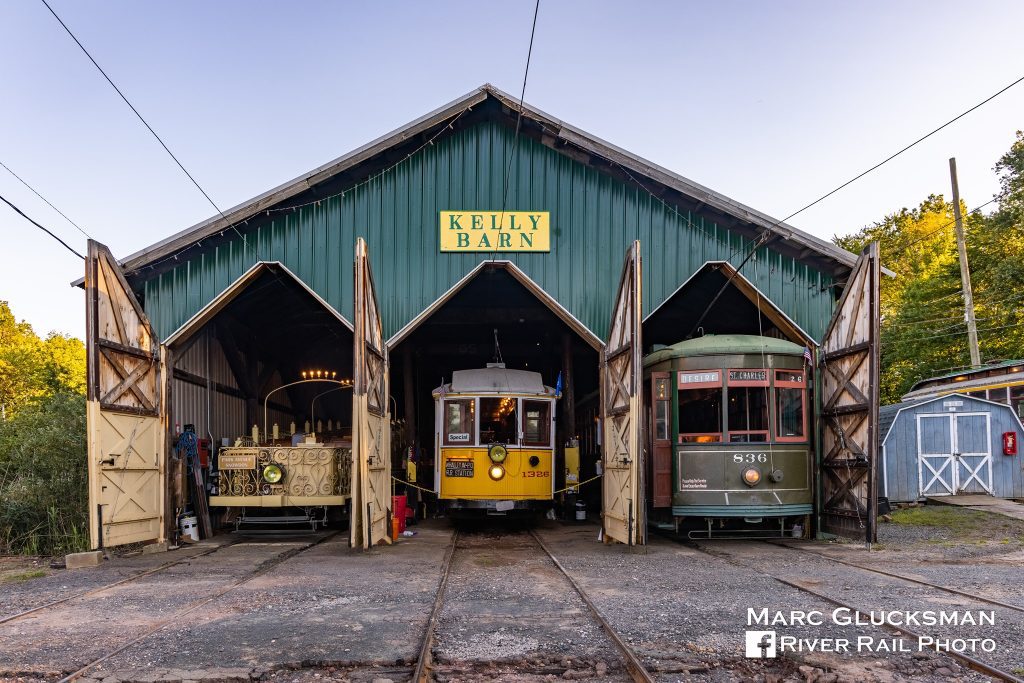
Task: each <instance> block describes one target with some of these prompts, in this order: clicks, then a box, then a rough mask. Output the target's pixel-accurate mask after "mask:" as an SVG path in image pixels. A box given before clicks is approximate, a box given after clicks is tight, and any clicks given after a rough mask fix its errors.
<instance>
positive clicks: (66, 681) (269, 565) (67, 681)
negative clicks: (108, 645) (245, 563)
mask: <svg viewBox="0 0 1024 683" xmlns="http://www.w3.org/2000/svg"><path fill="white" fill-rule="evenodd" d="M340 533H341V532H340V531H334V532H331V533H329V534H325V535H324V536H322V537H320V538H318V539H317V540H315V541H313V542H312V543H308V544H306V545H305V546H303V547H301V548H296V549H294V550H289V551H287V552H285V553H282V554H281V555H280V556H278V557H276V558H272V559H271V560H269V561H267V562H266V563H264V564H263V565H262V566H261V567H260V568H259V569H257V570H256V571H254V572H251V573H249V574H248V575H247V576H243V577H242V578H240V579H238V580H237V581H235V582H234V583H232V584H230V585H228V586H226V587H225V588H222V589H221V590H219V591H217V592H216V593H214V594H213V595H210V596H209V597H206V598H204V599H202V600H199V601H198V602H194V603H192V604H191V605H189V606H188V607H186V608H184V609H181V610H178V611H177V612H175V613H174V614H172V615H171V616H169V617H167V618H166V619H163V620H161V621H158V622H157V623H156V624H154V625H153V626H152V627H150V628H149V629H147V630H146V631H144V632H143V633H141V634H140V635H138V636H136V637H135V638H132V639H131V640H129V641H128V642H127V643H125V644H124V645H121V646H120V647H118V648H116V649H114V650H112V651H110V652H108V653H107V654H105V655H103V656H101V657H97V658H96V659H94V660H92V661H91V662H89V663H88V664H86V665H85V666H83V667H81V668H80V669H78V670H77V671H75V672H73V673H71V674H68V675H67V676H65V677H64V678H62V679H60V681H59V682H58V683H71V681H75V680H78V679H79V678H81V677H82V676H83V675H84V674H85V673H86V672H88V671H89V670H90V669H92V668H93V667H95V666H96V665H97V664H102V663H103V662H105V661H107V660H108V659H110V658H111V657H113V656H115V655H117V654H120V653H122V652H124V651H125V650H127V649H128V648H130V647H132V646H133V645H135V644H136V643H138V642H140V641H142V640H145V639H146V638H148V637H149V636H151V635H153V634H154V633H156V632H157V631H160V630H162V629H163V628H164V627H166V626H168V625H169V624H171V623H174V622H176V621H177V620H178V619H180V618H181V617H183V616H185V615H186V614H188V613H189V612H193V611H195V610H197V609H199V608H200V607H203V606H204V605H208V604H209V603H211V602H213V601H214V600H216V599H218V598H220V597H221V596H223V595H226V594H227V593H229V592H231V591H233V590H234V589H236V588H238V587H239V586H242V585H244V584H246V583H248V582H250V581H252V580H253V579H256V578H259V577H260V576H263V575H264V574H266V573H267V572H269V571H270V570H272V569H275V568H276V567H277V566H278V565H280V564H281V563H283V562H285V561H287V560H290V559H291V558H293V557H295V556H296V555H298V554H299V553H303V552H306V551H307V550H309V549H310V548H313V547H315V546H318V545H320V544H321V543H323V542H324V541H326V540H329V539H331V538H334V537H335V536H337V535H338V534H340Z"/></svg>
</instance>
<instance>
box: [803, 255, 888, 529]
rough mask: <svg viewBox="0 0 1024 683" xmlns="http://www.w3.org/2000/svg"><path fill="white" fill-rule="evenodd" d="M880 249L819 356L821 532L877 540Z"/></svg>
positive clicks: (860, 263)
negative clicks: (876, 485) (876, 482)
mask: <svg viewBox="0 0 1024 683" xmlns="http://www.w3.org/2000/svg"><path fill="white" fill-rule="evenodd" d="M880 276H881V268H880V265H879V259H878V243H877V242H872V243H871V244H869V245H868V246H867V247H866V248H865V249H864V252H863V253H862V254H861V256H860V258H859V259H858V260H857V263H856V265H855V266H854V267H853V270H852V271H851V272H850V277H849V280H848V281H847V283H846V288H845V290H844V291H843V296H842V298H840V299H839V304H838V305H837V306H836V312H835V315H833V316H832V321H831V322H830V323H829V326H828V330H827V331H826V332H825V336H824V337H823V339H822V344H821V349H820V351H819V357H818V371H819V377H820V380H821V423H822V441H821V444H822V452H821V460H820V463H821V509H820V511H819V512H820V524H821V530H822V531H824V532H826V533H831V534H838V535H841V536H846V537H849V538H855V539H864V540H865V541H867V542H868V543H873V542H874V541H875V517H876V516H877V515H876V512H877V509H878V501H877V498H876V493H875V479H876V476H875V470H876V467H877V462H878V457H877V456H878V432H877V429H878V360H879V359H878V353H879V350H878V334H879V332H878V325H879V320H878V318H879V308H878V306H879V302H878V286H879V277H880Z"/></svg>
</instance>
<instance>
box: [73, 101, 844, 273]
mask: <svg viewBox="0 0 1024 683" xmlns="http://www.w3.org/2000/svg"><path fill="white" fill-rule="evenodd" d="M487 106H492V107H493V108H494V109H496V110H497V111H498V112H499V114H498V116H499V118H500V119H501V120H503V121H505V122H506V123H507V124H509V125H515V123H516V119H517V117H518V114H519V101H518V99H517V98H515V97H513V96H511V95H509V94H507V93H505V92H503V91H501V90H499V89H498V88H495V87H494V86H493V85H490V84H484V85H482V86H480V87H478V88H476V89H474V90H472V91H471V92H469V93H467V94H465V95H463V96H462V97H460V98H458V99H456V100H454V101H452V102H450V103H448V104H446V105H444V106H442V107H440V108H438V109H435V110H434V111H432V112H430V113H428V114H426V115H424V116H422V117H420V118H418V119H416V120H415V121H412V122H410V123H408V124H406V125H405V126H402V127H401V128H398V129H397V130H394V131H392V132H390V133H387V134H385V135H383V136H381V137H379V138H377V139H376V140H373V141H372V142H369V143H367V144H366V145H363V146H362V147H359V148H358V149H355V150H352V151H351V152H349V153H347V154H345V155H343V156H341V157H338V158H337V159H334V160H332V161H329V162H327V163H326V164H323V165H322V166H319V167H317V168H315V169H313V170H312V171H309V172H308V173H304V174H303V175H301V176H299V177H297V178H294V179H292V180H290V181H288V182H286V183H283V184H281V185H279V186H277V187H275V188H273V189H271V190H268V191H267V192H264V193H262V194H260V195H257V196H256V197H253V198H252V199H250V200H248V201H246V202H243V203H242V204H239V205H238V206H235V207H233V208H230V209H228V210H226V211H225V212H224V214H223V215H217V216H214V217H212V218H209V219H207V220H205V221H202V222H200V223H197V224H196V225H193V226H192V227H190V228H187V229H185V230H182V231H181V232H179V233H177V234H174V235H171V236H170V237H167V238H166V239H163V240H160V241H159V242H156V243H155V244H153V245H151V246H149V247H146V248H145V249H143V250H141V251H138V252H136V253H134V254H131V255H129V256H127V257H126V258H124V259H123V260H122V261H121V264H122V266H123V267H124V268H125V270H126V272H127V273H128V274H129V275H131V274H132V273H136V272H138V271H139V270H140V269H143V268H149V267H152V266H154V265H157V264H159V263H161V262H162V261H165V260H166V259H168V258H169V257H171V256H172V255H174V254H176V253H178V252H179V251H181V250H182V249H184V248H186V247H188V246H190V245H192V244H194V243H196V242H199V241H202V240H204V239H206V238H210V237H214V236H217V235H218V234H221V233H223V232H224V231H225V230H227V229H230V228H231V227H232V226H234V227H235V228H236V229H238V230H241V231H243V232H244V230H245V228H244V227H242V226H239V225H238V224H239V223H240V222H242V221H245V220H247V219H249V218H252V217H254V216H257V215H259V214H260V213H261V212H263V211H265V210H267V209H268V208H270V207H275V206H278V205H282V204H287V203H288V202H289V200H294V199H296V198H298V196H299V195H303V194H305V193H312V195H313V197H314V198H319V197H320V196H322V195H324V194H327V192H325V191H324V190H325V189H328V188H332V181H334V182H335V183H337V181H338V180H339V177H340V176H351V177H355V176H357V175H358V174H359V169H360V167H363V166H366V167H368V168H369V167H372V166H373V165H374V164H375V163H376V164H378V165H379V164H381V163H393V162H394V160H395V159H396V158H397V159H400V158H402V156H403V154H404V153H405V151H406V149H408V147H409V146H410V145H413V146H417V145H421V144H425V143H426V141H427V140H430V139H431V136H433V135H436V134H437V133H438V132H439V131H442V130H443V129H444V128H446V127H449V126H455V125H456V122H457V121H458V120H459V119H460V118H464V119H465V121H463V122H462V124H464V125H470V121H471V119H472V116H471V115H469V116H464V115H468V114H469V113H470V112H473V111H474V109H476V110H477V111H480V110H484V109H486V108H487ZM521 124H522V134H523V135H527V136H531V137H533V138H535V139H537V140H538V141H540V142H541V143H543V144H545V145H547V146H549V147H552V148H553V149H556V150H557V151H559V152H561V153H563V154H566V155H567V156H569V157H571V158H573V159H576V160H577V161H580V162H582V163H586V164H588V165H591V166H596V167H600V169H601V170H602V171H605V172H608V173H610V174H612V175H617V176H620V177H622V178H624V179H628V180H630V181H632V182H635V183H637V184H640V185H642V186H643V187H644V188H645V189H646V190H648V191H650V192H652V193H653V194H654V195H655V196H656V197H659V198H661V199H663V200H664V201H667V202H669V203H673V204H679V205H680V206H682V207H686V208H688V209H690V210H693V211H696V212H699V213H705V214H709V215H711V216H712V217H714V219H715V220H716V221H719V222H720V223H721V224H722V226H723V227H725V228H727V229H729V230H732V231H735V232H737V233H739V234H742V235H745V236H748V237H755V236H758V235H761V234H763V233H765V232H767V233H769V235H767V236H766V237H765V239H766V241H765V242H764V244H769V243H770V244H771V246H772V248H773V249H776V250H780V251H784V252H788V253H789V254H790V255H791V256H793V257H794V258H796V259H798V260H800V261H803V262H806V263H809V264H811V265H813V266H814V267H816V268H819V269H820V270H822V271H824V272H828V273H831V274H832V275H834V276H836V277H840V278H841V277H843V276H845V274H846V273H848V272H849V270H850V269H851V268H852V266H853V264H854V263H855V262H856V259H857V257H856V256H855V255H854V254H852V253H850V252H848V251H846V250H845V249H842V248H840V247H838V246H836V245H834V244H832V243H830V242H828V241H826V240H823V239H821V238H818V237H815V236H813V235H810V234H808V233H805V232H803V231H801V230H798V229H797V228H795V227H793V226H791V225H788V224H786V223H782V222H781V221H778V220H776V219H774V218H772V217H770V216H768V215H766V214H763V213H761V212H759V211H757V210H755V209H753V208H751V207H748V206H746V205H744V204H741V203H740V202H737V201H735V200H733V199H730V198H729V197H726V196H724V195H722V194H719V193H717V192H714V191H713V190H711V189H709V188H707V187H704V186H703V185H700V184H698V183H696V182H694V181H692V180H689V179H688V178H685V177H683V176H681V175H678V174H676V173H673V172H672V171H670V170H668V169H665V168H663V167H661V166H659V165H657V164H655V163H653V162H650V161H647V160H645V159H643V158H641V157H639V156H636V155H634V154H631V153H630V152H627V151H626V150H624V149H622V148H619V147H617V146H615V145H613V144H611V143H609V142H606V141H604V140H602V139H600V138H598V137H597V136H594V135H592V134H590V133H587V132H586V131H583V130H581V129H579V128H575V127H574V126H571V125H569V124H567V123H565V122H564V121H561V120H559V119H557V118H555V117H553V116H551V115H549V114H546V113H544V112H543V111H541V110H539V109H536V108H535V107H532V106H531V105H529V104H525V103H524V105H523V108H522V122H521ZM372 170H373V169H372V168H369V172H372ZM75 284H81V281H79V282H76V283H75Z"/></svg>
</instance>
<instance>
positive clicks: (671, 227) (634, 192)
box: [136, 123, 833, 338]
mask: <svg viewBox="0 0 1024 683" xmlns="http://www.w3.org/2000/svg"><path fill="white" fill-rule="evenodd" d="M512 136H513V131H512V130H510V129H509V128H507V127H505V126H503V125H500V124H496V123H489V124H479V125H477V126H474V127H471V128H469V129H467V130H464V131H461V132H459V133H457V134H454V135H452V136H451V137H448V138H442V139H439V140H438V142H437V143H436V144H434V145H432V146H428V147H426V148H425V149H424V150H422V151H421V152H419V153H418V154H417V155H415V156H414V157H412V158H410V159H408V160H406V161H404V162H402V163H401V164H400V165H399V166H397V167H396V168H394V169H393V170H391V171H388V172H387V173H384V174H383V175H381V176H378V177H376V178H373V179H371V180H370V181H368V182H365V183H363V184H360V185H357V186H355V187H353V188H351V189H349V190H348V191H346V192H345V193H344V194H343V195H342V196H340V197H334V198H331V199H325V200H323V201H321V202H320V203H319V204H314V205H311V206H308V207H305V208H302V209H298V210H296V211H293V212H282V213H272V214H271V215H270V216H269V217H264V218H260V219H253V221H257V220H258V221H259V222H260V224H259V225H258V226H257V227H255V228H252V229H249V230H248V233H247V242H248V244H247V246H245V245H243V242H242V240H241V239H235V240H234V241H232V242H229V243H227V244H226V245H223V246H219V247H215V248H208V249H205V250H202V251H196V250H193V251H190V252H188V254H187V255H191V256H190V257H189V258H186V256H187V255H186V254H183V255H182V256H181V257H180V261H181V265H179V266H177V267H176V268H174V269H173V270H172V271H169V272H167V273H164V274H162V275H160V276H159V277H157V278H155V279H152V280H149V281H146V282H145V284H144V288H143V289H144V298H145V307H146V310H147V312H148V313H149V314H150V316H151V319H152V320H153V321H154V323H155V325H156V328H157V333H158V334H159V336H160V337H161V338H166V337H167V336H168V335H169V334H171V332H173V331H174V330H175V329H177V327H179V326H180V325H181V324H182V323H183V322H184V321H185V320H187V319H188V318H189V317H190V316H191V315H193V314H194V313H195V312H196V311H197V310H198V309H199V308H200V307H201V306H202V305H203V304H205V303H206V302H208V301H210V300H211V299H212V298H213V297H215V296H216V295H217V294H218V293H219V292H220V291H221V290H223V289H224V288H225V287H227V286H228V285H229V284H230V283H231V282H233V281H234V280H235V279H236V278H238V277H239V276H240V275H241V274H242V273H243V272H244V271H245V270H246V269H247V268H248V267H249V266H251V265H252V264H253V262H254V261H256V260H276V261H281V262H283V263H284V264H285V265H286V266H287V267H288V268H289V269H291V270H292V271H293V272H295V274H296V275H297V276H298V277H299V278H301V279H302V280H303V281H304V282H306V283H307V284H308V285H309V286H310V287H312V288H313V289H314V290H315V291H316V292H317V293H318V294H320V295H321V296H322V297H323V298H324V299H325V300H326V301H327V302H328V303H330V304H331V305H332V306H333V307H334V308H335V309H337V310H338V311H340V312H341V313H342V314H343V315H345V316H346V317H348V318H350V319H351V317H352V259H353V249H354V244H355V240H356V237H360V236H361V237H364V238H366V240H367V242H368V243H369V245H370V256H371V261H372V265H373V270H374V277H375V279H376V284H377V291H378V296H379V298H380V303H381V310H382V313H383V316H384V321H383V322H384V328H385V333H386V335H387V336H391V335H392V334H394V333H395V332H396V331H397V330H399V329H400V328H401V327H402V326H403V325H405V324H406V323H407V322H408V321H409V320H411V319H412V318H413V317H415V316H416V315H417V314H418V313H419V312H420V311H422V310H423V309H424V308H426V307H427V306H428V305H429V304H430V303H431V302H432V301H434V300H435V299H436V298H437V297H438V296H440V295H441V294H442V293H444V292H445V291H446V290H447V289H449V288H450V287H451V286H452V285H453V284H454V283H455V282H457V281H458V280H459V279H460V278H461V277H462V276H464V275H465V274H466V273H467V272H469V271H470V270H471V269H472V268H473V267H474V266H475V265H476V264H478V263H479V262H480V261H482V260H485V259H486V258H487V255H486V254H451V253H444V254H442V253H440V252H439V251H438V230H439V226H438V219H439V212H440V211H443V210H498V209H500V208H501V206H502V193H503V187H502V186H503V183H502V178H503V175H504V166H505V164H506V161H507V151H508V150H509V149H510V146H511V144H512ZM507 209H508V210H523V211H525V210H533V211H543V210H546V211H550V212H551V230H552V239H551V252H550V253H534V254H523V253H520V254H516V253H501V252H499V253H498V254H496V257H497V258H501V259H509V260H511V261H513V262H515V263H516V264H517V265H518V266H519V267H520V268H522V269H523V270H524V271H525V272H526V273H527V274H528V275H529V276H530V277H531V278H532V279H534V280H535V281H536V282H538V283H539V284H540V286H541V287H543V288H544V289H545V290H546V291H547V292H548V293H549V294H551V295H552V296H554V297H555V298H556V299H557V300H558V301H559V302H560V303H561V304H562V305H563V306H565V307H566V308H567V309H568V310H569V311H570V312H572V313H573V315H575V316H576V317H577V318H579V319H580V320H581V321H582V322H583V323H584V324H585V325H587V327H589V328H590V329H591V330H592V331H593V332H594V333H595V334H597V335H598V336H599V337H602V338H604V336H605V335H606V334H607V328H608V319H609V316H610V313H611V307H612V299H613V297H614V295H615V290H616V287H617V285H618V278H619V274H620V269H621V267H622V259H623V255H624V254H625V251H626V248H627V246H628V245H629V243H630V242H631V241H632V240H634V239H639V240H640V242H641V246H642V253H643V259H644V271H643V278H644V282H643V286H644V309H645V313H646V312H649V311H651V310H652V309H653V308H654V307H655V306H657V305H658V304H659V303H661V302H662V301H663V300H664V299H665V298H666V297H667V296H668V295H670V294H671V293H672V292H673V291H674V290H675V289H676V288H677V287H678V286H679V285H680V283H682V282H683V281H684V280H686V278H687V277H689V276H690V275H691V274H692V273H693V272H694V271H695V270H696V269H697V268H699V267H700V266H701V265H703V264H704V263H705V262H706V261H709V260H728V261H731V262H732V263H734V264H736V265H738V264H739V263H740V262H741V261H742V260H743V258H744V257H745V255H746V252H747V250H748V249H749V241H747V240H745V239H743V238H742V237H741V236H740V235H737V234H734V233H731V232H729V231H728V230H726V229H724V228H721V227H719V226H717V225H716V224H714V223H712V222H710V221H708V220H705V219H704V218H703V217H701V216H700V215H697V214H691V213H689V212H683V213H682V214H680V213H678V212H676V211H675V210H674V209H671V208H669V207H667V206H665V205H664V204H662V203H661V202H660V201H658V200H656V199H654V198H653V197H651V196H650V195H649V194H648V193H647V192H645V191H643V190H641V189H638V188H636V187H632V186H627V185H625V184H623V183H621V182H619V181H618V180H615V179H613V178H610V177H608V176H606V175H603V174H601V173H599V172H598V171H596V170H594V169H592V168H590V167H588V166H585V165H583V164H581V163H579V162H577V161H574V160H572V159H570V158H568V157H567V156H565V155H563V154H560V153H558V152H556V151H554V150H552V149H549V148H548V147H545V146H544V145H541V144H540V143H537V142H534V141H532V140H528V139H521V140H520V143H519V150H518V155H517V159H516V163H515V164H514V166H513V172H512V178H511V181H510V184H509V193H508V202H507ZM242 229H243V230H245V229H246V228H245V226H242ZM743 273H744V275H746V276H747V277H748V278H750V279H751V280H752V281H753V282H754V284H756V285H757V286H758V287H759V288H760V289H761V290H762V291H763V292H764V293H765V294H767V295H768V296H769V297H770V298H771V299H772V300H773V301H774V302H775V303H776V304H778V305H779V307H780V308H782V310H784V311H785V312H786V313H787V314H788V315H789V316H790V317H792V318H793V319H794V320H795V321H796V322H797V323H798V324H800V325H801V326H802V327H803V328H804V329H805V330H807V331H808V332H809V333H810V334H811V335H813V336H814V337H815V338H820V337H821V335H822V333H823V332H824V328H825V326H826V325H827V324H828V320H829V318H830V317H831V313H832V310H833V300H832V297H831V294H830V289H829V288H830V286H831V284H832V282H831V279H830V278H829V277H827V276H824V275H823V274H822V273H820V272H819V271H817V270H815V269H813V268H811V267H809V266H807V265H804V264H801V263H798V262H797V261H795V260H794V259H791V258H787V257H784V256H782V255H781V254H778V253H776V252H774V251H772V250H771V249H770V248H769V249H761V250H760V251H759V252H758V254H757V256H756V257H755V258H753V259H752V260H751V261H750V262H749V263H748V264H747V265H746V266H745V267H744V269H743ZM136 277H144V274H143V275H142V276H136Z"/></svg>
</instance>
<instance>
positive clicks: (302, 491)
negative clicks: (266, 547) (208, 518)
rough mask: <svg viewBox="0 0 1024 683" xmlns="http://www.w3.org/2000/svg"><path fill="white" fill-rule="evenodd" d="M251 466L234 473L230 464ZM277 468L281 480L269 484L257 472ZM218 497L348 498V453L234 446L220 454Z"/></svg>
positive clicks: (320, 448) (318, 448)
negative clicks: (267, 468) (282, 475)
mask: <svg viewBox="0 0 1024 683" xmlns="http://www.w3.org/2000/svg"><path fill="white" fill-rule="evenodd" d="M242 462H245V464H246V465H248V464H253V465H254V467H252V468H250V467H248V466H246V467H244V468H239V469H234V468H232V467H225V466H224V464H225V463H230V464H231V465H232V466H235V467H237V466H238V464H239V463H242ZM272 462H273V463H276V464H278V465H281V467H282V468H283V469H284V478H283V479H282V480H281V481H280V482H278V483H276V484H270V483H267V482H265V481H263V477H262V475H261V472H262V471H263V468H264V467H266V466H267V465H269V464H270V463H272ZM220 463H221V471H220V472H221V478H220V495H222V496H260V495H263V496H267V495H275V496H279V495H286V496H348V495H351V491H352V449H351V448H332V447H328V446H297V447H263V448H253V447H244V446H241V447H240V446H234V447H229V448H223V449H221V451H220Z"/></svg>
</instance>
